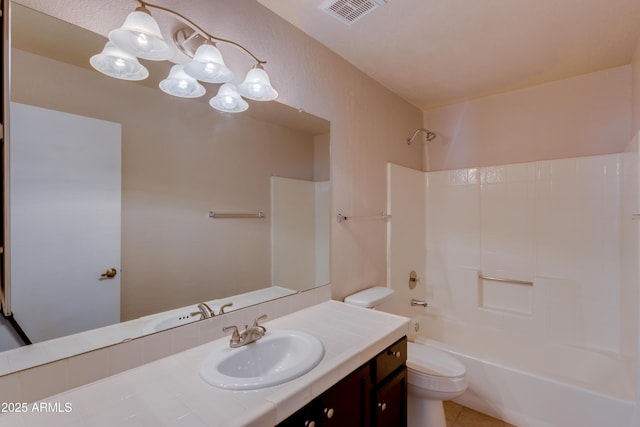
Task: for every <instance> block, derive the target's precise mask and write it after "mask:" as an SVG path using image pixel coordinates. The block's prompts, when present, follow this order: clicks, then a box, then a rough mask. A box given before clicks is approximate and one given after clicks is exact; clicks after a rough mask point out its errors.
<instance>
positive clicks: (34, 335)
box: [9, 103, 121, 342]
mask: <svg viewBox="0 0 640 427" xmlns="http://www.w3.org/2000/svg"><path fill="white" fill-rule="evenodd" d="M9 131H10V133H11V134H10V135H11V139H10V149H9V158H10V171H9V173H10V190H11V191H10V194H9V221H10V223H9V226H10V230H11V231H10V241H9V251H10V260H9V263H10V264H9V274H10V281H11V289H12V294H11V295H12V296H11V303H12V311H13V314H14V316H15V318H16V320H17V321H18V323H19V324H20V325H21V326H22V328H23V329H24V331H25V332H26V334H27V336H29V338H30V339H31V340H32V341H33V342H40V341H45V340H49V339H53V338H57V337H61V336H65V335H69V334H73V333H76V332H81V331H85V330H89V329H94V328H97V327H101V326H106V325H109V324H113V323H117V322H119V321H120V205H121V126H120V124H119V123H111V122H106V121H103V120H97V119H93V118H89V117H83V116H77V115H74V114H68V113H62V112H59V111H54V110H47V109H44V108H38V107H33V106H29V105H24V104H17V103H12V104H11V127H10V129H9ZM108 269H115V271H116V273H117V274H116V275H115V277H111V278H109V277H101V275H102V274H103V273H105V272H106V271H107V270H108Z"/></svg>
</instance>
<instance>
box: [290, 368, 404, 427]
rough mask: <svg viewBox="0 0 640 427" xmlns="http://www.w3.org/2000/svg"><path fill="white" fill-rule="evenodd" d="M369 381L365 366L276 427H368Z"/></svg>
mask: <svg viewBox="0 0 640 427" xmlns="http://www.w3.org/2000/svg"><path fill="white" fill-rule="evenodd" d="M369 378H370V373H369V365H368V364H367V365H364V366H362V367H360V368H358V369H357V370H356V371H354V372H353V373H351V374H349V376H347V377H346V378H345V379H343V380H342V381H340V382H339V383H338V384H336V385H334V386H333V387H331V388H330V389H329V390H327V391H326V392H324V393H323V394H322V395H320V396H319V397H317V398H316V399H314V400H313V401H312V402H310V403H309V404H308V405H306V406H305V407H303V408H302V409H300V410H299V411H298V412H296V413H295V414H293V415H291V416H290V417H289V418H287V419H286V420H284V421H283V422H281V423H280V424H278V427H369V394H370V390H371V385H370V381H369ZM396 427H397V426H396Z"/></svg>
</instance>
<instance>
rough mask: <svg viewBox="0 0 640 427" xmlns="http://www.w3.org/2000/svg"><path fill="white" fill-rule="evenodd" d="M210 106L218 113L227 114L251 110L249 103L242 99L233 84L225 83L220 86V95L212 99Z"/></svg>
mask: <svg viewBox="0 0 640 427" xmlns="http://www.w3.org/2000/svg"><path fill="white" fill-rule="evenodd" d="M209 105H211V106H212V107H213V108H215V109H216V110H218V111H224V112H226V113H240V112H242V111H244V110H246V109H247V108H249V104H247V101H245V100H244V99H242V97H241V96H240V94H239V93H238V92H237V91H236V89H235V87H234V86H233V85H232V84H231V83H225V84H223V85H222V86H220V90H218V94H217V95H216V96H214V97H213V98H211V100H210V101H209Z"/></svg>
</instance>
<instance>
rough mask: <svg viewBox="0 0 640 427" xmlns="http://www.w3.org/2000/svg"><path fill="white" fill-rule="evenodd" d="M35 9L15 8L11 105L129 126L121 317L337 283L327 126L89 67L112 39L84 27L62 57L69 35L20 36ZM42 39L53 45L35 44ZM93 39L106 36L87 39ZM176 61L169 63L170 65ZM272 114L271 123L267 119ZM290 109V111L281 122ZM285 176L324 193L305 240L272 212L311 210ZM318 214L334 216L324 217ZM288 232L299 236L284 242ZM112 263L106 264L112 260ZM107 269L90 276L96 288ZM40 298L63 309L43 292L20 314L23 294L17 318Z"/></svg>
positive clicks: (280, 109)
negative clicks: (214, 102)
mask: <svg viewBox="0 0 640 427" xmlns="http://www.w3.org/2000/svg"><path fill="white" fill-rule="evenodd" d="M33 13H34V12H33V11H31V10H30V9H27V8H24V7H20V6H19V5H16V4H14V5H13V29H14V32H13V34H12V37H13V40H12V43H13V49H12V51H11V54H12V61H11V66H12V69H11V74H12V82H11V98H12V101H13V102H17V103H21V104H27V105H31V106H37V107H42V108H45V109H49V110H54V111H58V112H64V113H70V114H73V115H78V116H83V117H90V118H94V119H100V120H104V121H108V122H112V123H116V124H119V125H120V126H121V129H122V134H121V138H122V151H121V155H122V176H121V179H122V187H121V190H122V196H121V203H122V212H121V232H122V237H121V243H120V250H121V261H120V265H119V266H117V267H118V268H117V269H118V270H119V277H120V280H121V288H120V301H119V318H120V320H121V321H126V320H130V319H135V318H138V317H140V316H144V315H148V314H152V313H157V312H162V311H166V310H169V309H173V308H176V307H183V306H186V305H190V304H195V303H198V302H200V301H209V300H213V299H219V298H224V297H228V296H230V295H236V294H240V293H245V292H249V291H253V290H256V289H261V288H265V287H269V286H274V285H275V286H283V284H284V282H286V283H287V284H288V286H289V287H290V288H292V289H294V290H301V289H305V288H308V287H310V286H316V285H321V284H325V283H328V280H329V269H328V268H329V254H328V251H329V245H328V235H329V233H328V232H329V230H328V228H329V208H328V200H329V198H328V191H329V185H328V179H329V124H328V122H326V121H324V120H321V119H318V118H315V117H313V116H310V115H308V114H306V113H303V112H297V111H296V110H294V109H292V108H289V107H286V106H283V105H279V104H277V103H273V102H272V103H270V104H272V106H271V107H265V106H262V105H260V106H255V108H254V105H252V106H251V107H250V110H251V109H253V112H252V113H250V114H247V113H249V112H247V113H242V114H236V115H230V114H224V113H219V112H217V111H215V110H212V109H211V107H210V106H209V105H208V102H207V101H208V99H209V97H206V96H205V97H204V98H202V99H198V100H189V99H178V98H174V97H170V96H168V95H166V94H164V93H163V92H161V91H160V90H159V89H157V88H155V87H149V86H145V85H141V84H137V83H132V82H125V81H120V80H115V79H111V78H109V77H106V76H104V75H101V74H100V73H98V72H96V71H95V70H93V69H91V68H90V67H89V63H88V58H89V57H90V56H91V55H92V54H94V53H96V52H99V51H100V50H101V49H102V47H103V46H104V42H105V40H104V38H102V37H101V36H98V35H96V34H93V33H90V34H86V30H83V29H79V28H78V27H72V28H71V30H70V31H81V32H82V34H83V35H82V36H77V37H73V38H74V39H77V40H83V41H84V42H85V43H84V44H85V45H86V44H89V46H85V47H84V48H83V50H82V51H81V52H80V53H78V52H77V51H76V52H68V53H66V54H63V55H66V56H67V58H66V59H65V58H63V57H61V56H56V57H55V58H54V57H51V56H52V55H53V53H54V52H56V51H59V48H60V47H61V46H65V43H59V42H58V41H56V40H55V39H54V38H53V36H51V35H48V36H44V37H32V38H29V39H25V38H22V37H21V36H20V35H21V31H20V30H21V29H26V28H28V27H29V26H28V24H27V23H26V22H27V21H28V19H29V16H28V15H32V14H33ZM35 13H36V15H38V19H40V20H42V19H45V17H43V16H42V14H38V13H37V12H35ZM54 25H61V23H60V21H56V22H55V23H54ZM65 25H66V24H65ZM40 26H41V25H40ZM41 27H42V26H41ZM30 31H31V30H29V31H22V33H30ZM35 40H37V41H38V42H41V43H45V44H44V45H39V46H36V45H34V44H33V42H34V41H35ZM91 40H95V41H96V43H95V44H94V45H91V43H87V42H89V41H91ZM47 44H53V45H55V46H56V47H57V48H56V49H53V48H49V47H48V46H47ZM66 46H68V47H70V48H72V46H70V45H69V44H68V43H67V44H66ZM67 60H69V61H70V62H66V61H67ZM165 65H166V67H167V71H168V68H170V65H171V64H170V63H166V64H165ZM214 87H216V85H211V88H212V89H210V90H208V93H211V92H213V88H214ZM208 89H209V88H208ZM274 111H275V112H274ZM256 112H257V113H256ZM263 113H264V114H263ZM261 114H263V115H264V116H265V117H268V119H263V118H261V117H258V116H260V115H261ZM282 116H286V117H284V119H283V120H280V119H279V118H278V117H282ZM292 117H293V119H292ZM300 123H304V124H303V125H301V124H300ZM31 125H32V126H37V124H36V123H32V124H31ZM274 177H277V178H274ZM282 179H285V180H289V181H291V182H298V181H300V182H306V183H310V185H311V187H313V192H312V193H308V195H310V194H312V196H313V200H314V204H313V209H311V210H310V211H309V212H310V214H312V215H314V216H313V218H308V219H309V220H311V222H310V224H312V225H313V228H312V230H313V231H309V234H308V236H307V238H306V240H305V239H297V240H296V233H295V232H292V230H291V229H290V228H289V227H288V226H287V221H288V220H290V218H287V217H286V216H279V217H278V218H277V219H278V221H279V222H277V223H276V222H274V221H275V220H276V218H273V220H272V209H279V211H280V212H293V211H296V212H301V209H299V208H298V207H297V206H289V207H285V206H284V205H282V203H284V201H283V199H282V198H280V199H278V201H277V202H274V200H275V199H274V195H273V194H272V191H271V190H272V180H276V181H278V180H282ZM286 199H287V203H292V202H300V200H299V199H296V198H293V197H288V198H286ZM273 203H275V204H273ZM307 207H308V206H307ZM212 210H213V211H241V212H246V211H263V212H264V213H265V218H264V219H212V218H209V215H208V213H209V211H212ZM317 212H322V215H326V217H324V218H319V217H316V213H317ZM292 225H296V224H292ZM296 226H297V225H296ZM308 230H311V229H310V228H309V229H308ZM281 232H285V233H286V232H288V233H289V236H288V237H284V238H281V237H280V233H281ZM70 240H72V239H70ZM287 240H288V241H289V243H293V244H294V245H296V246H295V248H296V249H295V250H293V251H292V249H290V248H287V247H286V246H279V248H280V249H279V251H278V252H277V254H280V255H282V254H285V258H282V256H280V255H277V254H276V253H274V252H273V251H272V246H274V245H281V244H282V242H285V241H287ZM36 244H38V243H37V242H36ZM51 250H54V249H53V248H52V249H51ZM293 252H295V253H298V254H300V253H306V254H307V255H308V257H307V258H308V259H310V260H311V261H310V262H311V265H310V266H309V267H308V268H306V269H305V272H306V273H308V274H309V276H308V277H303V276H301V275H300V274H301V272H300V270H297V271H296V272H294V273H289V272H287V260H286V254H288V253H293ZM276 258H277V259H276ZM77 262H78V263H82V260H77ZM108 264H109V265H107V263H105V266H104V267H105V269H106V268H108V267H112V265H111V263H108ZM276 264H277V265H278V269H277V271H276V270H275V269H274V268H273V266H274V265H276ZM289 264H293V263H289ZM101 273H103V271H96V272H95V275H93V276H92V277H90V278H88V279H87V280H88V281H89V282H91V283H89V285H94V283H93V281H95V280H98V279H97V278H98V277H99V276H100V274H101ZM285 277H286V279H285ZM291 277H294V278H296V277H297V280H295V279H294V280H291ZM56 280H66V277H65V275H64V274H62V275H61V276H59V277H57V278H56V277H50V279H49V281H48V286H55V283H56ZM100 285H101V286H109V282H108V281H102V282H101V283H100ZM12 286H14V287H19V286H20V284H19V283H15V282H14V283H12ZM62 299H64V298H62ZM33 303H40V304H47V305H48V310H49V312H51V313H53V315H54V316H55V313H59V312H60V310H61V308H60V307H56V306H55V301H51V300H46V301H39V302H37V301H34V300H33V299H32V300H30V301H29V303H28V304H27V303H25V304H23V307H22V309H21V310H20V309H19V303H17V302H14V304H16V306H15V307H16V308H15V309H14V314H15V316H16V319H18V320H20V316H21V315H24V316H26V315H28V313H29V312H33V310H37V308H36V307H34V306H33V305H29V304H33ZM87 303H88V304H91V302H87ZM85 311H86V310H85ZM75 321H76V322H77V321H78V319H75ZM27 333H28V331H27ZM52 337H53V336H50V337H49V338H52Z"/></svg>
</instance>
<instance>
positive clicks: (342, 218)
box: [336, 212, 391, 222]
mask: <svg viewBox="0 0 640 427" xmlns="http://www.w3.org/2000/svg"><path fill="white" fill-rule="evenodd" d="M389 218H391V215H389V214H388V213H384V212H381V213H380V214H379V215H370V216H347V215H342V214H341V213H339V214H338V215H336V219H337V220H338V222H342V221H352V220H357V219H389Z"/></svg>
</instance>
